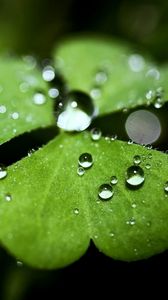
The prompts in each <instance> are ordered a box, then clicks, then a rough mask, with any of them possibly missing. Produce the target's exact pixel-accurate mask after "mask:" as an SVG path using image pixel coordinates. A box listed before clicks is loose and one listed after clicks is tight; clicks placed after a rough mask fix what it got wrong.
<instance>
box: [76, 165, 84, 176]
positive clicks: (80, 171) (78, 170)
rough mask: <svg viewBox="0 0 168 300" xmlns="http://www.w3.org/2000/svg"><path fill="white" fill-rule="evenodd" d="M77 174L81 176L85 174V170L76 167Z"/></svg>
mask: <svg viewBox="0 0 168 300" xmlns="http://www.w3.org/2000/svg"><path fill="white" fill-rule="evenodd" d="M77 174H78V175H79V176H83V175H84V174H85V169H84V168H83V167H78V169H77Z"/></svg>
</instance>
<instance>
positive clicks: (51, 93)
mask: <svg viewBox="0 0 168 300" xmlns="http://www.w3.org/2000/svg"><path fill="white" fill-rule="evenodd" d="M48 95H49V97H50V98H53V99H55V98H57V97H58V96H59V90H58V89H56V88H51V89H49V91H48Z"/></svg>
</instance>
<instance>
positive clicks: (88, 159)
mask: <svg viewBox="0 0 168 300" xmlns="http://www.w3.org/2000/svg"><path fill="white" fill-rule="evenodd" d="M78 163H79V165H80V166H81V167H83V168H84V169H88V168H90V167H91V166H92V165H93V158H92V155H91V154H90V153H83V154H81V155H80V156H79V160H78Z"/></svg>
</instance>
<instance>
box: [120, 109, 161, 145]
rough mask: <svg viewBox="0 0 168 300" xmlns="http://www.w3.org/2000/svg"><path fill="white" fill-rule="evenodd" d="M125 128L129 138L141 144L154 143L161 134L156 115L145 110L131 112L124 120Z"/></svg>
mask: <svg viewBox="0 0 168 300" xmlns="http://www.w3.org/2000/svg"><path fill="white" fill-rule="evenodd" d="M125 129H126V132H127V134H128V136H129V138H130V139H132V140H133V141H134V142H136V143H139V144H143V145H147V144H151V143H154V142H155V141H156V140H157V139H158V138H159V136H160V134H161V124H160V121H159V119H158V117H157V116H156V115H155V114H153V113H152V112H149V111H147V110H138V111H135V112H133V113H131V114H130V115H129V116H128V118H127V120H126V123H125Z"/></svg>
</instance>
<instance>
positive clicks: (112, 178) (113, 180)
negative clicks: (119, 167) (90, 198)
mask: <svg viewBox="0 0 168 300" xmlns="http://www.w3.org/2000/svg"><path fill="white" fill-rule="evenodd" d="M110 182H111V184H112V185H115V184H117V182H118V178H117V177H116V176H112V177H111V181H110Z"/></svg>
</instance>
